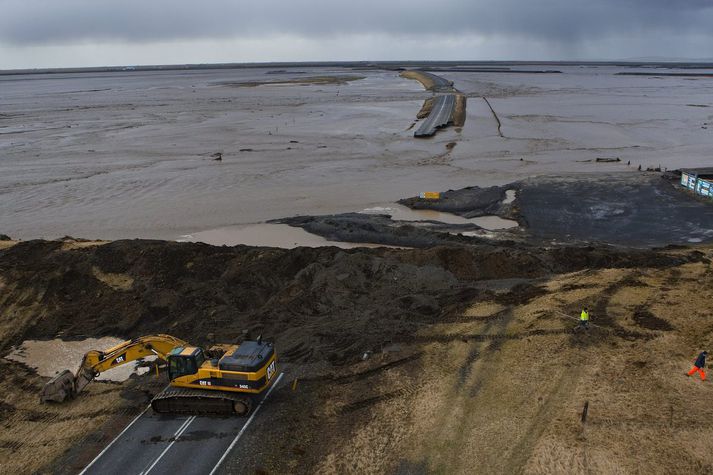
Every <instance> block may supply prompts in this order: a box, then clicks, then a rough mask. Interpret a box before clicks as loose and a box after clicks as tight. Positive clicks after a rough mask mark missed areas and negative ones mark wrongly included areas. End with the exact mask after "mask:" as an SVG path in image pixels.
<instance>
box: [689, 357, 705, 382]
mask: <svg viewBox="0 0 713 475" xmlns="http://www.w3.org/2000/svg"><path fill="white" fill-rule="evenodd" d="M706 356H708V352H707V351H702V352H701V354H699V355H698V358H696V362H695V363H693V368H691V371H689V372H688V373H686V374H687V375H688V376H693V375H694V374H696V373H699V374H700V375H701V381H705V380H706V372H705V371H703V368H705V367H706Z"/></svg>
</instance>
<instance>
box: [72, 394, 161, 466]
mask: <svg viewBox="0 0 713 475" xmlns="http://www.w3.org/2000/svg"><path fill="white" fill-rule="evenodd" d="M149 407H151V404H149V405H148V406H146V409H144V410H143V411H141V413H140V414H139V415H138V416H136V417H135V418H134V420H133V421H131V422H130V423H129V425H128V426H126V427H124V430H122V431H121V432H120V433H119V435H117V436H116V437H114V440H112V441H111V442H109V445H107V446H106V447H104V450H102V451H101V452H99V455H97V456H96V457H94V460H92V461H91V462H89V465H87V466H86V467H84V470H82V471H81V472H79V475H84V474H85V473H86V471H87V470H89V467H91V466H92V465H94V463H95V462H96V461H97V460H99V458H100V457H101V456H102V455H104V453H105V452H106V451H107V450H109V447H111V446H112V445H113V444H114V442H116V441H117V440H119V438H120V437H121V436H122V435H124V433H125V432H126V431H127V430H129V427H131V426H132V425H134V422H136V421H138V420H139V418H140V417H141V416H143V415H144V414H145V413H146V411H148V409H149Z"/></svg>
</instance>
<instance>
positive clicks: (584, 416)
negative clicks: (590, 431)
mask: <svg viewBox="0 0 713 475" xmlns="http://www.w3.org/2000/svg"><path fill="white" fill-rule="evenodd" d="M588 412H589V401H584V407H583V408H582V424H585V423H586V422H587V413H588Z"/></svg>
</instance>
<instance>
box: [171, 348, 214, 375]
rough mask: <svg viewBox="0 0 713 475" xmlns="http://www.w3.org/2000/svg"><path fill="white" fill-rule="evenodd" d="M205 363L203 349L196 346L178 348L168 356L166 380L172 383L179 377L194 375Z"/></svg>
mask: <svg viewBox="0 0 713 475" xmlns="http://www.w3.org/2000/svg"><path fill="white" fill-rule="evenodd" d="M204 361H205V355H204V354H203V349H202V348H198V347H196V346H186V347H182V346H179V347H178V348H174V349H173V350H171V352H170V353H169V354H168V379H169V380H170V381H173V380H175V379H177V378H180V377H181V376H186V375H189V374H196V373H197V372H198V368H200V367H201V365H202V364H203V362H204Z"/></svg>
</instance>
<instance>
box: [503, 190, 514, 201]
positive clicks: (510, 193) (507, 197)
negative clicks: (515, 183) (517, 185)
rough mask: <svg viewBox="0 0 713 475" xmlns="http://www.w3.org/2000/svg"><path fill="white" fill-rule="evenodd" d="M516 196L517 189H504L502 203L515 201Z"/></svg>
mask: <svg viewBox="0 0 713 475" xmlns="http://www.w3.org/2000/svg"><path fill="white" fill-rule="evenodd" d="M516 196H517V191H515V190H507V191H505V199H504V200H503V204H505V205H509V204H510V203H512V202H513V201H515V197H516Z"/></svg>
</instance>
